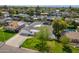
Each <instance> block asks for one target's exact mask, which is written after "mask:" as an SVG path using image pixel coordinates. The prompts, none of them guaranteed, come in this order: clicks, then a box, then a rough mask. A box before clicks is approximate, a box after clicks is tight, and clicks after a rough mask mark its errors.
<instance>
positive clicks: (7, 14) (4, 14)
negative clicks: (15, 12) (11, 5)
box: [2, 11, 10, 17]
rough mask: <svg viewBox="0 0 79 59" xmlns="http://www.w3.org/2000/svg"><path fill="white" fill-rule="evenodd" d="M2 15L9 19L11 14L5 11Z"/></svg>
mask: <svg viewBox="0 0 79 59" xmlns="http://www.w3.org/2000/svg"><path fill="white" fill-rule="evenodd" d="M2 14H3V16H4V17H8V16H9V15H10V14H9V12H6V11H3V12H2Z"/></svg>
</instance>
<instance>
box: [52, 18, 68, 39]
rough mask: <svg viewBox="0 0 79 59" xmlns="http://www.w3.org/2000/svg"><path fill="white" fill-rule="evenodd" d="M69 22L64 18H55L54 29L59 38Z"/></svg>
mask: <svg viewBox="0 0 79 59" xmlns="http://www.w3.org/2000/svg"><path fill="white" fill-rule="evenodd" d="M67 26H68V25H67V23H66V21H64V20H56V19H55V20H54V21H53V29H54V33H55V34H56V36H57V38H58V39H59V37H60V36H61V33H62V31H63V30H64V29H66V28H67Z"/></svg>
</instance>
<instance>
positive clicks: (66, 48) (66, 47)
mask: <svg viewBox="0 0 79 59" xmlns="http://www.w3.org/2000/svg"><path fill="white" fill-rule="evenodd" d="M63 51H64V52H67V53H72V49H71V48H70V47H69V46H68V45H63Z"/></svg>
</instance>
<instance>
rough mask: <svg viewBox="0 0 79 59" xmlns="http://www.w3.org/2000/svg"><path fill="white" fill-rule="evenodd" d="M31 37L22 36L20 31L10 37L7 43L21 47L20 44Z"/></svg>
mask: <svg viewBox="0 0 79 59" xmlns="http://www.w3.org/2000/svg"><path fill="white" fill-rule="evenodd" d="M27 38H30V37H27V36H22V35H20V34H19V33H18V34H16V35H15V36H13V37H12V38H10V39H9V40H8V41H7V42H6V45H9V46H12V47H20V45H21V44H22V43H23V42H24V41H25V40H26V39H27Z"/></svg>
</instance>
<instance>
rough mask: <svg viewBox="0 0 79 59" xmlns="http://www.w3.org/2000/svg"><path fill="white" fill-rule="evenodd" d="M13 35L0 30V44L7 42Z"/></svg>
mask: <svg viewBox="0 0 79 59" xmlns="http://www.w3.org/2000/svg"><path fill="white" fill-rule="evenodd" d="M14 34H15V33H11V32H8V31H4V30H3V29H0V42H4V41H7V40H8V39H9V38H11V37H12V36H14Z"/></svg>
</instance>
